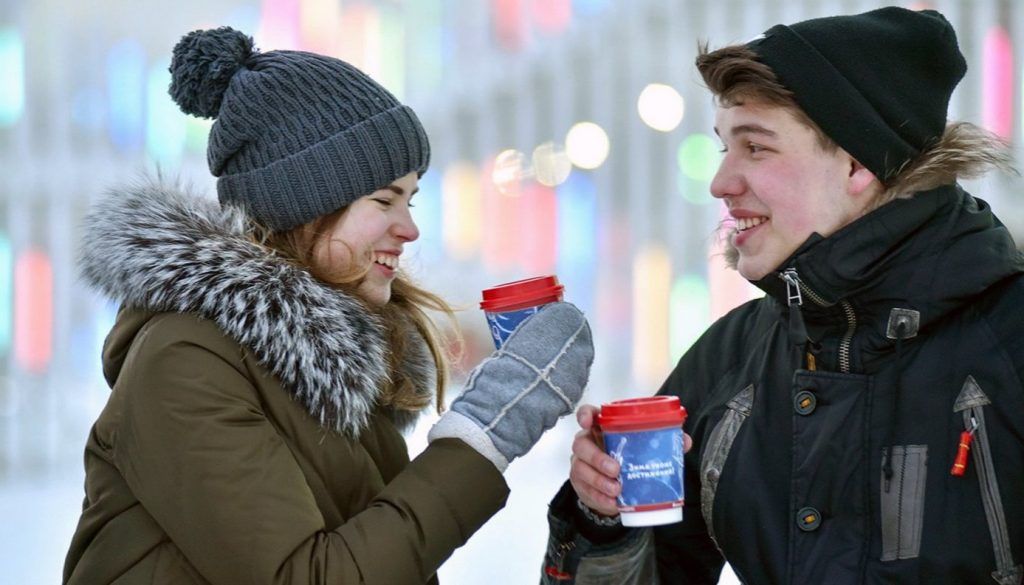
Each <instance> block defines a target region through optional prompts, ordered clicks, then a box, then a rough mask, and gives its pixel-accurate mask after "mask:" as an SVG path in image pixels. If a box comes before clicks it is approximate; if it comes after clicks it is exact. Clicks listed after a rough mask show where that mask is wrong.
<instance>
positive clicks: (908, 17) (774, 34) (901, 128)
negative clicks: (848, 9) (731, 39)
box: [747, 7, 967, 181]
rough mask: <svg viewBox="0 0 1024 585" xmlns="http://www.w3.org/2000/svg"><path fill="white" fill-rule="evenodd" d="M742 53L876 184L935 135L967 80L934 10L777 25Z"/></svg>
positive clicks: (949, 32)
mask: <svg viewBox="0 0 1024 585" xmlns="http://www.w3.org/2000/svg"><path fill="white" fill-rule="evenodd" d="M747 46H748V47H749V48H750V49H751V50H753V51H754V52H755V53H757V54H758V57H759V58H760V59H761V61H763V62H764V63H765V64H766V65H768V66H769V67H771V69H772V71H774V72H775V74H776V76H778V78H779V81H781V82H782V85H784V86H785V87H786V88H787V89H789V90H791V91H792V92H793V93H794V94H795V97H796V102H797V104H798V105H799V106H800V108H801V109H803V110H804V112H806V113H807V115H808V116H809V117H810V118H811V119H812V120H814V122H815V123H816V124H818V126H820V127H821V129H822V130H823V131H824V132H825V134H827V135H828V136H829V137H830V138H831V139H832V140H834V141H835V142H836V143H837V144H839V146H841V147H842V148H843V149H844V150H845V151H847V152H848V153H850V154H851V155H852V156H853V157H854V158H855V159H857V160H858V161H859V162H860V163H861V164H863V165H864V166H865V167H867V168H868V169H869V170H871V171H872V172H873V173H874V174H875V175H876V176H877V177H878V178H879V179H881V180H883V181H884V180H886V179H888V178H891V177H892V176H893V175H895V174H896V173H897V172H898V171H899V170H900V169H901V168H902V167H903V166H904V165H905V164H906V163H907V162H908V161H910V160H913V159H914V158H915V157H917V156H918V155H919V154H921V152H922V151H923V150H925V149H927V148H928V147H930V146H931V145H932V144H934V143H935V142H936V141H937V140H938V138H939V137H940V136H942V133H943V131H944V130H945V127H946V110H947V108H948V106H949V98H950V95H951V94H952V93H953V89H954V88H955V87H956V85H957V84H958V83H959V82H960V79H962V78H963V76H964V74H965V73H966V72H967V63H966V61H965V60H964V57H963V55H962V54H961V53H960V49H959V47H958V45H957V39H956V32H955V31H954V30H953V27H952V26H951V25H950V24H949V22H948V21H947V20H946V19H945V18H944V17H943V16H942V15H941V14H939V13H938V12H936V11H934V10H922V11H919V12H915V11H912V10H907V9H905V8H898V7H888V8H881V9H878V10H872V11H870V12H865V13H863V14H856V15H851V16H832V17H826V18H815V19H812V20H805V21H803V22H798V23H796V24H793V25H789V26H786V25H781V24H780V25H777V26H774V27H772V28H770V29H768V30H767V31H766V32H765V33H764V36H763V37H759V38H758V39H755V40H753V41H751V42H750V43H748V44H747Z"/></svg>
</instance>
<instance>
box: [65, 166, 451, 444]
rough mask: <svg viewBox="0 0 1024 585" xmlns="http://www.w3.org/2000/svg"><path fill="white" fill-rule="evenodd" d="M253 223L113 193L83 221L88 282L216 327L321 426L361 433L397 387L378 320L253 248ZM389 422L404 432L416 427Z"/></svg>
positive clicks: (165, 193) (210, 208) (190, 200)
mask: <svg viewBox="0 0 1024 585" xmlns="http://www.w3.org/2000/svg"><path fill="white" fill-rule="evenodd" d="M247 225H248V220H247V218H246V216H245V214H244V213H243V212H242V211H241V210H240V209H237V208H232V207H226V208H223V209H222V208H221V207H220V206H219V205H218V204H217V203H216V202H215V201H212V200H208V199H204V198H199V197H196V196H193V195H189V194H187V193H184V192H181V191H179V190H176V189H172V188H168V187H163V186H160V185H156V184H148V185H139V186H134V187H130V188H126V189H118V190H115V191H112V192H110V193H109V194H107V195H106V196H105V197H103V198H102V199H101V200H100V201H99V202H98V203H97V204H96V205H95V206H94V207H93V208H92V209H91V210H90V212H89V214H88V215H87V216H86V218H85V223H84V238H83V242H82V249H81V253H80V256H79V266H80V268H81V273H82V275H83V277H84V279H85V280H86V282H88V283H89V284H90V285H91V286H93V287H95V288H97V289H98V290H100V291H101V292H102V293H104V294H106V295H107V296H109V297H111V298H113V299H115V300H116V301H118V302H120V303H122V304H124V305H127V306H130V307H135V308H140V309H145V310H150V311H156V312H177V313H194V314H197V315H199V316H201V317H203V318H205V319H209V320H211V321H213V322H215V323H216V324H217V325H218V326H219V327H220V328H221V329H222V330H223V331H224V332H225V333H226V334H227V335H228V336H230V337H231V338H233V339H235V340H236V341H237V342H238V343H239V344H241V345H242V346H243V347H245V348H247V349H248V350H250V351H252V352H253V354H254V355H255V356H256V359H257V360H258V361H259V362H260V363H261V364H262V365H263V366H264V367H266V368H267V369H268V370H270V371H271V372H272V373H273V374H274V375H275V376H277V377H278V379H280V380H281V382H282V384H283V386H284V387H285V388H286V389H287V390H288V391H289V392H290V393H291V394H292V395H293V397H294V398H295V400H297V401H298V402H299V403H301V404H303V405H304V406H305V407H306V408H307V410H308V411H309V413H310V414H311V415H313V417H314V418H316V419H317V420H318V421H320V424H321V425H323V426H324V427H325V428H328V429H331V430H334V431H338V432H340V433H343V434H345V435H348V436H351V437H357V436H358V435H359V433H360V432H361V431H362V430H363V429H364V428H365V427H366V425H367V423H368V422H369V419H370V417H371V415H372V413H373V410H374V409H375V408H376V406H377V398H378V396H379V392H380V388H382V387H383V385H384V384H388V383H390V380H389V376H388V371H387V362H388V360H387V347H386V341H385V339H386V335H385V326H384V324H383V323H382V321H381V318H380V317H379V316H378V315H377V314H375V313H374V312H372V311H371V310H369V309H368V308H367V306H366V305H365V304H364V303H363V302H362V301H360V300H358V299H356V298H354V297H352V296H350V295H347V294H345V293H344V292H341V291H339V290H337V289H334V288H331V287H329V286H328V285H326V284H324V283H323V282H321V281H319V280H317V279H316V278H314V277H313V276H312V275H311V274H310V273H309V272H307V271H306V270H303V269H302V268H299V267H298V266H296V265H294V264H292V263H290V262H288V261H286V260H284V259H282V258H281V257H279V256H278V255H276V254H274V253H273V252H270V251H268V250H267V249H265V248H263V247H261V246H258V245H256V244H254V243H253V242H252V241H251V240H250V239H249V238H248V237H247V235H246V229H247ZM409 329H410V330H412V329H413V328H412V327H411V326H410V327H409ZM410 333H411V334H412V338H411V340H410V343H409V344H408V346H409V348H410V349H409V350H408V351H407V352H406V353H407V355H406V356H405V358H406V359H405V360H404V362H403V372H402V374H403V375H408V376H409V377H410V379H411V380H412V381H413V383H414V384H415V385H416V388H417V390H418V391H419V392H424V393H426V394H428V395H429V394H430V393H432V391H433V384H434V379H435V376H436V372H435V370H434V364H433V361H432V359H431V357H430V352H429V350H427V348H426V344H425V342H424V341H423V338H422V336H420V335H419V334H415V333H412V331H410ZM392 414H393V417H392V418H394V419H396V422H397V423H399V424H400V425H401V426H408V425H410V424H411V423H412V422H413V420H414V419H415V417H414V416H410V413H392Z"/></svg>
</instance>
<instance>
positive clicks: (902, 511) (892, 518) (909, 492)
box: [882, 445, 928, 561]
mask: <svg viewBox="0 0 1024 585" xmlns="http://www.w3.org/2000/svg"><path fill="white" fill-rule="evenodd" d="M882 457H883V461H884V460H885V458H886V457H889V453H888V451H886V452H883V454H882ZM892 468H893V475H892V479H891V480H889V481H888V482H887V481H886V479H885V477H884V476H883V477H882V560H883V561H895V560H896V559H901V560H902V559H913V558H916V557H917V556H918V555H919V554H920V553H921V528H922V526H923V525H924V487H925V480H926V479H927V477H928V446H927V445H896V446H894V447H893V448H892ZM887 483H888V485H886V484H887Z"/></svg>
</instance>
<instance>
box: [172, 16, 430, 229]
mask: <svg viewBox="0 0 1024 585" xmlns="http://www.w3.org/2000/svg"><path fill="white" fill-rule="evenodd" d="M170 71H171V86H170V94H171V97H172V98H173V99H174V101H175V102H176V103H177V104H178V106H179V107H180V108H181V109H182V111H184V112H185V113H187V114H192V115H195V116H200V117H204V118H215V119H216V121H215V122H214V123H213V127H212V128H211V129H210V137H209V143H208V147H207V162H208V163H209V166H210V172H211V173H213V175H214V176H215V177H217V194H218V197H219V199H220V202H221V204H222V205H239V206H242V207H243V208H244V209H245V210H246V211H247V213H249V215H251V216H252V217H253V218H255V219H256V220H257V221H259V222H260V223H262V224H263V225H265V226H266V227H268V228H270V229H272V230H275V231H279V230H287V229H291V228H294V227H297V226H300V225H302V224H305V223H308V222H310V221H312V220H314V219H316V218H318V217H320V216H323V215H326V214H329V213H332V212H334V211H337V210H338V209H341V208H342V207H344V206H346V205H349V204H350V203H352V202H353V201H355V200H356V199H358V198H360V197H362V196H364V195H368V194H370V193H373V192H374V191H377V190H378V189H381V188H383V187H385V186H387V185H389V184H390V183H391V182H393V181H394V180H395V179H397V178H399V177H403V176H405V175H407V174H409V173H411V172H416V173H417V174H419V175H421V176H422V175H423V173H424V172H426V170H427V167H428V165H429V163H430V143H429V142H428V140H427V134H426V132H425V131H424V129H423V126H422V124H420V121H419V119H418V118H417V117H416V114H415V112H413V110H412V109H411V108H409V107H408V106H405V105H402V104H401V103H400V102H399V101H398V100H397V99H396V98H395V96H393V95H392V94H391V93H390V92H389V91H388V90H386V89H384V88H383V87H382V86H381V85H380V84H378V83H377V82H375V81H374V80H373V79H371V78H370V77H369V76H367V75H366V74H365V73H363V72H362V71H360V70H358V69H356V68H355V67H353V66H352V65H349V64H348V63H345V62H344V61H341V60H339V59H335V58H333V57H327V56H324V55H318V54H315V53H307V52H303V51H268V52H266V53H260V52H259V51H257V50H256V49H255V48H254V46H253V40H252V38H251V37H249V36H247V35H245V34H243V33H241V32H239V31H237V30H234V29H232V28H230V27H221V28H217V29H210V30H198V31H193V32H191V33H189V34H187V35H185V36H184V37H183V38H182V39H181V40H180V41H179V42H178V44H177V45H176V46H175V47H174V53H173V57H172V59H171V67H170Z"/></svg>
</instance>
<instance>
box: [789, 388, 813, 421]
mask: <svg viewBox="0 0 1024 585" xmlns="http://www.w3.org/2000/svg"><path fill="white" fill-rule="evenodd" d="M817 407H818V397H817V396H815V395H814V392H811V391H810V390H801V391H799V392H797V393H796V396H794V397H793V410H795V411H796V413H797V414H799V415H801V416H807V415H809V414H811V413H812V412H814V409H815V408H817Z"/></svg>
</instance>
